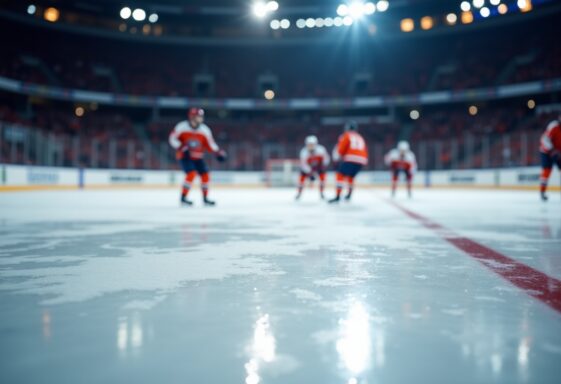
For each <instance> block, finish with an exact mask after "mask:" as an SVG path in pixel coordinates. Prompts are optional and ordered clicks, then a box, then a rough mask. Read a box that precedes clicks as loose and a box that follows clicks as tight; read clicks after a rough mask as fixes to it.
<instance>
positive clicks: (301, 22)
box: [296, 19, 306, 29]
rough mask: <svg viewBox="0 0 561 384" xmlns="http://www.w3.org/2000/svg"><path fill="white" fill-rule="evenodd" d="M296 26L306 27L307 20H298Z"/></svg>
mask: <svg viewBox="0 0 561 384" xmlns="http://www.w3.org/2000/svg"><path fill="white" fill-rule="evenodd" d="M296 26H297V27H298V28H300V29H302V28H306V20H304V19H298V20H296Z"/></svg>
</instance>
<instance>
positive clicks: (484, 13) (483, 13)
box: [479, 7, 491, 17]
mask: <svg viewBox="0 0 561 384" xmlns="http://www.w3.org/2000/svg"><path fill="white" fill-rule="evenodd" d="M479 13H480V14H481V17H489V15H490V14H491V10H489V8H487V7H483V8H481V10H480V11H479Z"/></svg>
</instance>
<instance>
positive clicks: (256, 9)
mask: <svg viewBox="0 0 561 384" xmlns="http://www.w3.org/2000/svg"><path fill="white" fill-rule="evenodd" d="M252 9H253V14H254V15H255V16H256V17H259V18H263V17H265V16H266V15H267V11H268V9H267V4H265V3H263V2H262V1H258V2H256V3H253V7H252Z"/></svg>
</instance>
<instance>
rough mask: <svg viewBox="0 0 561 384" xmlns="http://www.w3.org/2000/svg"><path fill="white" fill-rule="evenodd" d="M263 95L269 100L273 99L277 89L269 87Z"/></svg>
mask: <svg viewBox="0 0 561 384" xmlns="http://www.w3.org/2000/svg"><path fill="white" fill-rule="evenodd" d="M263 96H264V97H265V99H267V100H273V99H274V98H275V91H273V90H272V89H267V90H266V91H265V92H264V93H263Z"/></svg>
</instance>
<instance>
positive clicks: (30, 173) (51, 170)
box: [0, 165, 79, 186]
mask: <svg viewBox="0 0 561 384" xmlns="http://www.w3.org/2000/svg"><path fill="white" fill-rule="evenodd" d="M1 167H2V168H5V169H3V170H2V171H1V172H2V174H3V175H4V176H3V177H2V183H1V184H0V185H8V186H33V185H58V186H60V185H68V186H78V184H79V172H78V170H77V169H74V168H57V167H40V166H28V165H6V166H4V165H1Z"/></svg>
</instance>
